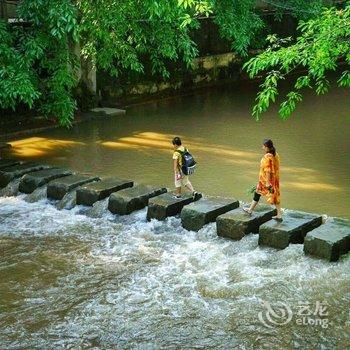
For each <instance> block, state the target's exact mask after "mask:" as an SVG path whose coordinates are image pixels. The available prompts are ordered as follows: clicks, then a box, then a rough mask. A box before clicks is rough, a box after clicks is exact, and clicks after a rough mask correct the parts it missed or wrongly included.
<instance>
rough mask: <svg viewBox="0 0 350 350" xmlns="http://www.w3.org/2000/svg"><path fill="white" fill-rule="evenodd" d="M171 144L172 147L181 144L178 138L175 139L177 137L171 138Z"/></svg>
mask: <svg viewBox="0 0 350 350" xmlns="http://www.w3.org/2000/svg"><path fill="white" fill-rule="evenodd" d="M172 142H173V145H176V146H181V144H182V142H181V139H180V137H177V136H176V137H174V138H173V141H172Z"/></svg>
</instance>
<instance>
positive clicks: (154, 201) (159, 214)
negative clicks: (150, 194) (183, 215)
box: [147, 193, 202, 221]
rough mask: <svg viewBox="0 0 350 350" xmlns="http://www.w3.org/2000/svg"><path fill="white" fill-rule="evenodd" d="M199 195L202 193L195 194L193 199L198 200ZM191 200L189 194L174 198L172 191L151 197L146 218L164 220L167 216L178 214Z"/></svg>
mask: <svg viewBox="0 0 350 350" xmlns="http://www.w3.org/2000/svg"><path fill="white" fill-rule="evenodd" d="M201 197H202V195H200V196H197V197H196V198H195V200H199V199H200V198H201ZM193 201H194V199H193V196H192V195H191V194H185V195H182V197H181V198H174V195H173V194H172V193H164V194H161V195H160V196H157V197H154V198H151V199H150V200H149V202H148V210H147V220H148V221H150V220H151V219H157V220H165V219H166V218H167V217H168V216H174V215H177V214H179V213H180V212H181V210H182V208H183V207H184V206H185V205H187V204H189V203H192V202H193Z"/></svg>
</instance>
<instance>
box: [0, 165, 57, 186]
mask: <svg viewBox="0 0 350 350" xmlns="http://www.w3.org/2000/svg"><path fill="white" fill-rule="evenodd" d="M49 168H51V167H50V166H49V165H43V164H37V163H24V164H18V165H13V166H10V167H6V168H5V169H2V170H1V171H0V188H3V187H6V186H7V185H8V184H9V183H10V182H11V181H12V180H14V179H17V178H19V177H21V176H23V175H24V174H27V173H30V172H33V171H39V170H43V169H49Z"/></svg>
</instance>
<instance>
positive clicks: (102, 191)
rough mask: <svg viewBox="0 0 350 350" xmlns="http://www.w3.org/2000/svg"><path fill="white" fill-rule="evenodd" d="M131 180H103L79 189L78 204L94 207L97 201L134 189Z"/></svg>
mask: <svg viewBox="0 0 350 350" xmlns="http://www.w3.org/2000/svg"><path fill="white" fill-rule="evenodd" d="M133 185H134V182H133V181H131V180H121V179H117V178H107V179H102V180H101V181H99V182H93V183H89V184H87V185H84V186H82V187H81V188H78V189H77V204H78V205H86V206H92V205H93V204H94V203H96V202H97V201H100V200H102V199H105V198H107V197H108V196H109V195H110V194H111V193H113V192H117V191H120V190H122V189H125V188H128V187H132V186H133Z"/></svg>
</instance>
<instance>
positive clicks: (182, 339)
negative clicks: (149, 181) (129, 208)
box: [0, 195, 350, 349]
mask: <svg viewBox="0 0 350 350" xmlns="http://www.w3.org/2000/svg"><path fill="white" fill-rule="evenodd" d="M25 198H26V197H25V196H24V195H21V196H19V197H6V198H0V249H1V257H0V271H1V279H0V290H1V294H2V297H1V299H0V310H1V311H0V312H1V319H0V324H1V330H2V332H1V333H0V344H2V345H1V346H2V347H3V348H6V349H17V348H42V349H47V348H96V349H97V348H101V349H108V348H115V349H180V348H196V349H233V348H234V349H236V348H237V349H265V348H266V349H282V348H285V349H289V348H295V349H299V348H300V349H306V348H317V349H335V348H339V349H346V348H347V346H348V344H349V342H350V332H349V329H350V317H349V306H350V274H349V268H350V257H349V255H348V256H345V257H343V258H342V259H341V261H340V262H338V263H332V264H331V263H327V262H323V261H321V260H316V259H311V258H309V257H305V256H304V254H303V250H302V245H291V246H290V247H289V248H287V249H285V250H282V251H277V250H274V249H268V248H260V247H259V246H258V237H257V235H248V236H246V237H244V238H243V239H242V240H241V241H237V242H236V241H231V240H227V239H223V238H219V237H217V235H216V232H215V224H210V225H207V226H206V227H204V228H203V229H202V230H200V231H199V232H198V233H195V232H188V231H186V230H184V229H183V228H182V227H181V222H180V220H179V219H178V218H176V217H173V218H169V219H167V220H166V221H164V222H159V221H156V220H152V221H151V222H147V221H146V210H141V211H138V212H135V213H133V214H132V215H129V216H116V215H112V214H111V213H108V212H106V211H105V209H106V207H107V200H105V201H102V202H100V203H98V204H96V205H95V206H94V207H92V208H85V207H82V206H77V207H75V208H73V209H72V210H66V209H62V210H58V209H57V208H56V207H55V205H52V204H50V202H49V201H48V200H47V199H41V200H40V201H38V202H35V203H28V202H26V201H25V200H24V199H25ZM39 198H41V197H40V195H39ZM264 302H265V304H264ZM266 302H269V303H271V307H273V308H274V310H275V311H276V315H277V316H276V315H273V314H270V315H268V316H269V317H268V318H266V315H267V313H266V312H267V308H266ZM278 302H282V303H284V304H285V305H286V310H287V313H286V314H285V318H283V317H280V316H281V315H282V314H281V312H282V311H283V310H282V309H281V307H279V306H278V304H277V303H278ZM321 302H322V303H324V302H327V303H328V304H327V307H326V309H324V310H323V311H327V315H323V316H320V317H321V318H322V319H327V320H328V322H329V324H327V327H325V324H323V326H322V325H321V324H318V325H315V324H297V319H301V316H298V312H299V311H300V307H301V306H302V305H304V306H305V305H306V306H307V308H306V309H307V310H309V311H310V310H311V311H314V309H315V307H317V305H319V304H320V303H321ZM302 303H304V304H302ZM322 305H324V304H322ZM281 310H282V311H281ZM278 312H279V313H278ZM288 312H293V315H292V318H291V319H290V320H289V321H288V317H289V316H290V315H289V314H288ZM318 316H319V315H318V314H316V315H311V316H310V317H309V319H313V320H315V319H317V318H318ZM276 317H277V318H276ZM271 321H272V322H271ZM286 321H288V322H286Z"/></svg>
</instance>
